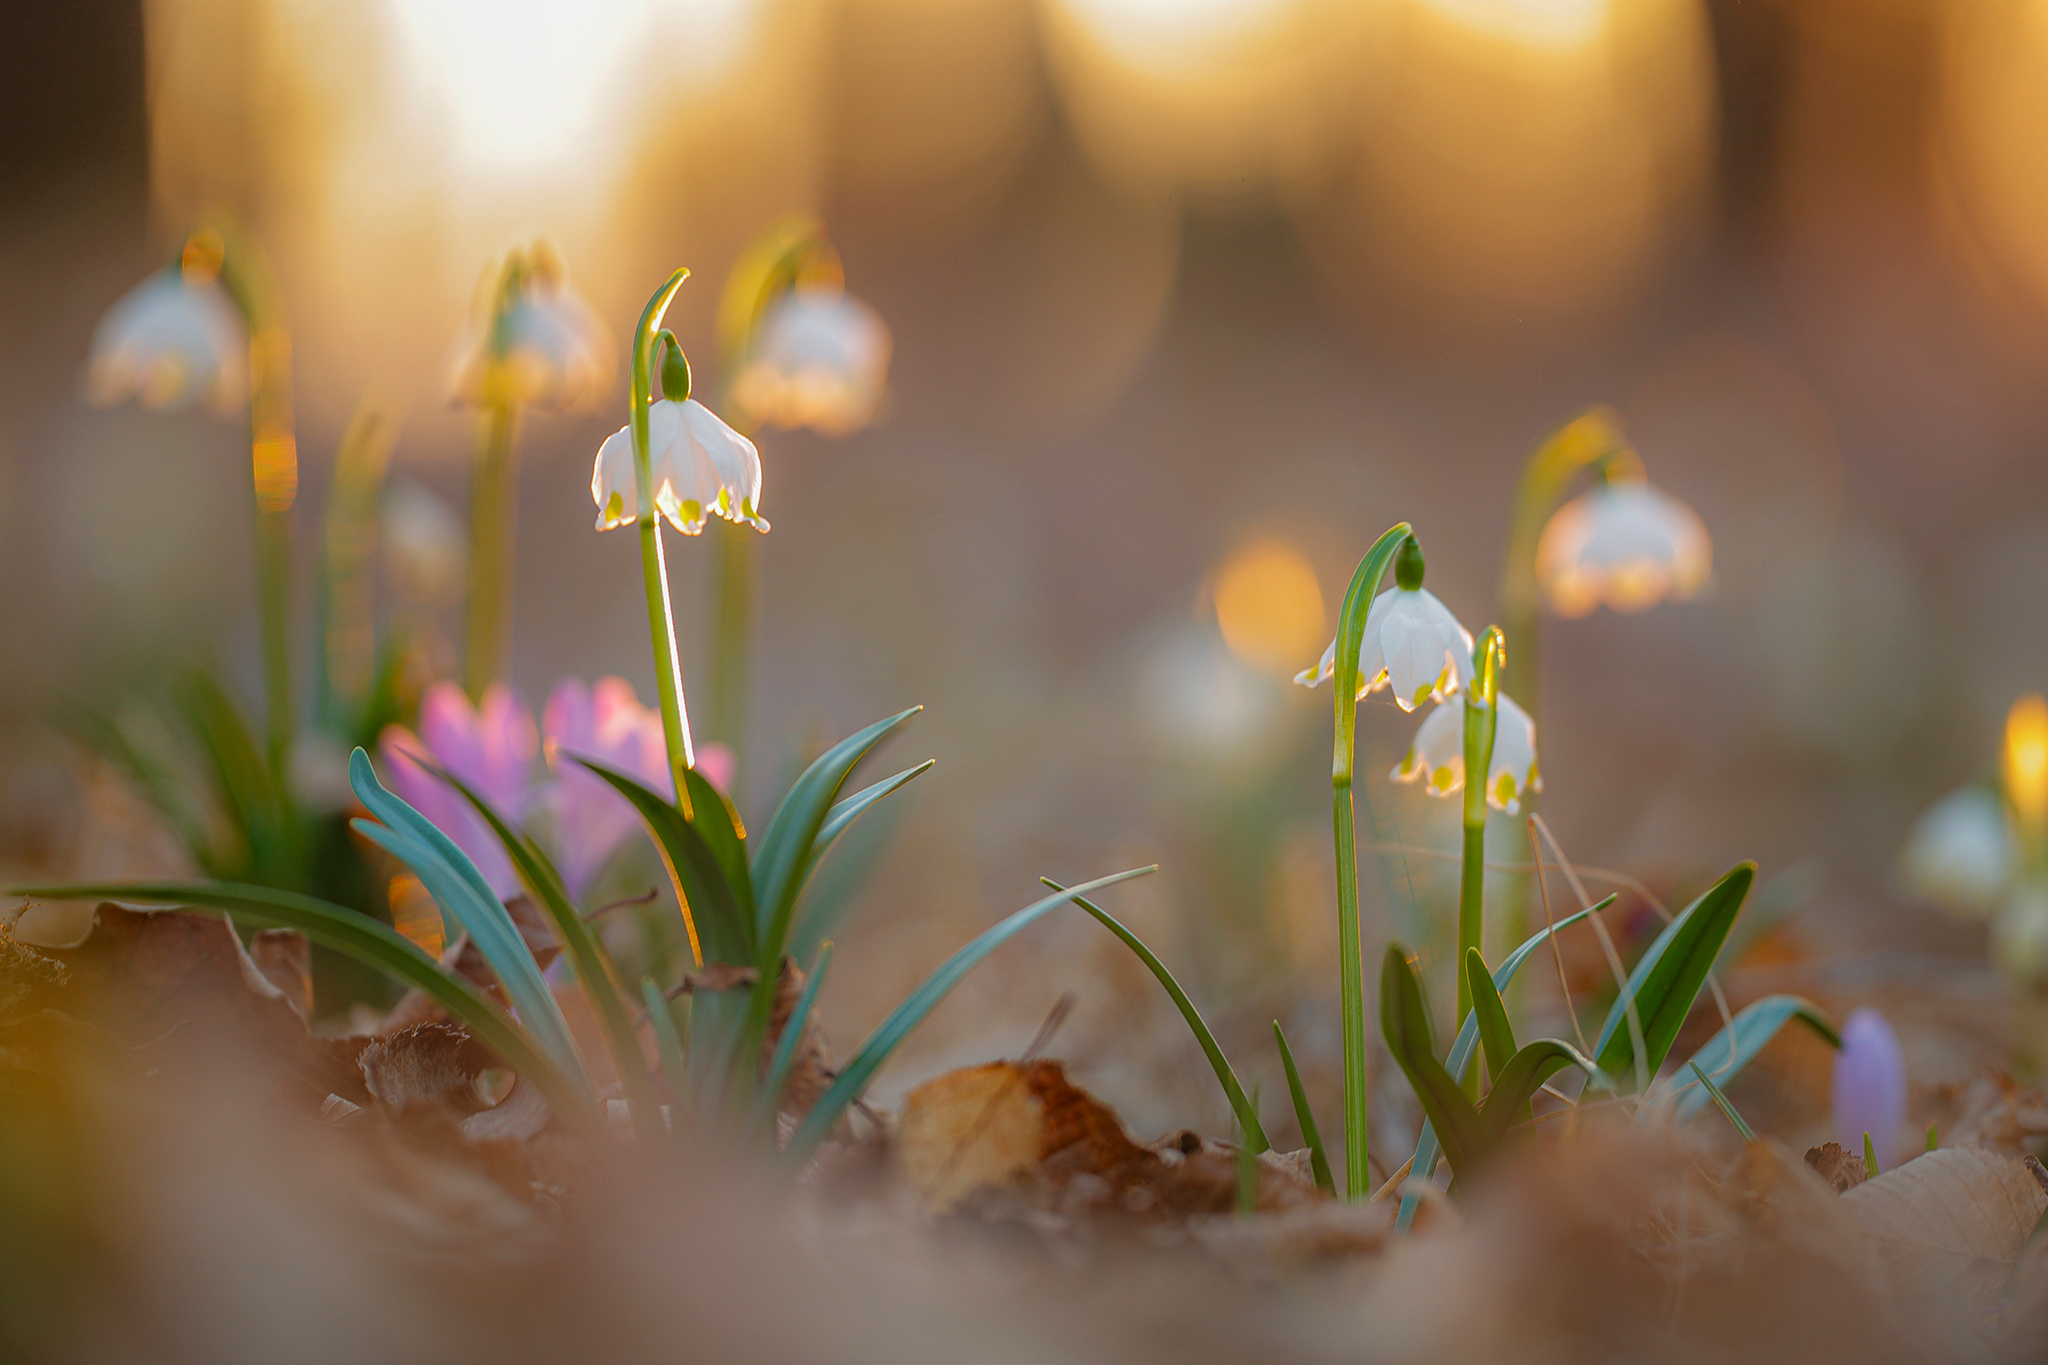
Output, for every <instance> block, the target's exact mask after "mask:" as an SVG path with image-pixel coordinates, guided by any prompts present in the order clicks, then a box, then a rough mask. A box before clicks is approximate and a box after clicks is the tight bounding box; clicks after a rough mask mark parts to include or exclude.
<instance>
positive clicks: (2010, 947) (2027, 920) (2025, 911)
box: [1991, 881, 2048, 985]
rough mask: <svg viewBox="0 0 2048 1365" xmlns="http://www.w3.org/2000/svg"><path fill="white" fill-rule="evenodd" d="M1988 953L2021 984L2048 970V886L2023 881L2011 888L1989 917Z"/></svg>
mask: <svg viewBox="0 0 2048 1365" xmlns="http://www.w3.org/2000/svg"><path fill="white" fill-rule="evenodd" d="M1991 956H1992V957H1993V958H1995V959H1997V962H1998V965H1999V966H2000V967H2001V968H2002V969H2004V971H2005V974H2006V975H2007V976H2009V977H2011V978H2012V979H2013V980H2014V981H2017V982H2019V983H2021V984H2022V985H2033V984H2034V983H2036V982H2038V981H2040V980H2041V978H2042V975H2043V974H2044V972H2048V886H2043V885H2042V884H2041V883H2040V882H2038V881H2022V882H2021V883H2020V884H2019V885H2018V886H2015V887H2014V888H2013V891H2012V894H2011V895H2009V896H2007V897H2006V898H2005V900H2004V902H2003V903H2002V904H2001V905H2000V906H1999V907H1998V912H1997V913H1996V914H1994V915H1993V916H1992V917H1991Z"/></svg>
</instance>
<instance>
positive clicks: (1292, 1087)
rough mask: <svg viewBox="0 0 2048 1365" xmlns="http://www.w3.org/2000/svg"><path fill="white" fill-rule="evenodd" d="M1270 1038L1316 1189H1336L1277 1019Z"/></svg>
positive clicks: (1292, 1056) (1310, 1110)
mask: <svg viewBox="0 0 2048 1365" xmlns="http://www.w3.org/2000/svg"><path fill="white" fill-rule="evenodd" d="M1273 1041H1274V1043H1275V1044H1277V1045H1278V1046H1279V1048H1280V1065H1281V1066H1282V1067H1283V1068H1285V1070H1286V1072H1287V1094H1288V1096H1289V1097H1290V1098H1291V1099H1292V1100H1293V1101H1294V1120H1295V1122H1296V1123H1299V1124H1300V1125H1301V1140H1302V1141H1303V1142H1306V1143H1307V1144H1308V1165H1309V1169H1310V1170H1311V1171H1313V1172H1314V1173H1315V1177H1316V1185H1317V1187H1318V1188H1320V1189H1322V1190H1325V1191H1327V1192H1328V1193H1330V1194H1335V1193H1336V1192H1337V1180H1336V1177H1335V1176H1333V1175H1331V1174H1330V1158H1329V1157H1328V1155H1327V1154H1325V1153H1324V1151H1323V1135H1322V1133H1321V1132H1320V1131H1318V1130H1317V1128H1316V1111H1315V1110H1314V1109H1311V1108H1310V1107H1309V1103H1308V1091H1307V1090H1306V1089H1304V1088H1303V1086H1302V1084H1301V1072H1299V1071H1297V1070H1296V1069H1295V1066H1294V1049H1292V1048H1290V1047H1288V1046H1287V1034H1286V1033H1285V1032H1283V1031H1282V1030H1281V1028H1280V1021H1279V1020H1278V1019H1275V1020H1274V1021H1273Z"/></svg>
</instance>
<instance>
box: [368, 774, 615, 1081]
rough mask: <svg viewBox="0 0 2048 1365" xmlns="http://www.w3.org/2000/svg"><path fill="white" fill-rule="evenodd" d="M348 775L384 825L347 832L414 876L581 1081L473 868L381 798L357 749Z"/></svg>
mask: <svg viewBox="0 0 2048 1365" xmlns="http://www.w3.org/2000/svg"><path fill="white" fill-rule="evenodd" d="M348 775H349V785H350V786H352V787H353V788H355V793H356V799H357V800H359V801H361V802H362V803H363V805H364V806H365V807H366V808H367V809H368V810H369V812H370V813H371V814H372V815H374V816H376V817H377V819H378V820H381V821H383V822H384V823H383V824H381V825H380V824H377V823H374V822H373V821H369V820H363V819H356V820H351V821H350V822H349V823H350V825H351V827H352V828H354V829H355V830H356V831H357V832H358V833H360V834H361V835H362V836H363V837H364V838H366V839H368V840H370V841H371V842H372V843H374V844H376V845H377V846H378V847H380V848H382V849H383V850H384V851H385V852H387V853H389V854H391V856H393V857H394V858H397V859H398V860H399V861H400V862H402V863H404V864H405V865H406V866H407V867H409V868H411V869H412V870H413V872H414V873H415V874H416V875H417V876H418V877H419V879H420V881H421V883H422V884H424V885H425V886H426V888H427V891H428V893H429V894H431V895H432V896H433V898H434V899H435V900H436V901H438V902H439V903H440V905H441V908H442V909H443V910H445V911H447V912H448V913H449V914H451V915H453V916H454V917H455V919H456V921H457V922H458V923H459V924H461V925H462V927H463V928H464V929H466V930H468V931H469V939H470V942H472V943H474V944H475V945H476V947H477V951H478V952H480V953H482V954H483V956H484V961H485V962H488V963H489V964H490V967H491V970H492V971H493V972H495V973H496V974H497V977H498V984H499V985H501V986H503V987H504V988H505V994H506V996H507V997H508V998H509V999H510V1000H511V1001H512V1006H513V1008H514V1009H516V1010H518V1011H519V1018H520V1021H521V1022H522V1023H524V1024H525V1025H526V1027H527V1030H528V1031H529V1032H531V1033H532V1034H533V1036H534V1037H535V1038H536V1039H538V1040H539V1042H540V1044H541V1046H542V1047H544V1048H546V1049H547V1050H548V1052H549V1054H550V1055H552V1056H553V1057H554V1058H555V1060H556V1062H557V1063H559V1064H560V1065H561V1067H562V1068H563V1069H564V1070H566V1071H569V1072H572V1073H574V1074H576V1075H578V1076H581V1075H582V1071H583V1065H582V1062H581V1060H580V1059H579V1058H578V1057H577V1055H576V1044H575V1042H574V1041H573V1040H572V1039H571V1037H570V1035H569V1023H568V1021H567V1020H566V1019H564V1018H562V1010H561V1007H560V1006H559V1005H557V1004H556V1003H555V994H554V992H553V991H551V990H549V989H548V983H547V982H546V980H545V979H543V978H542V976H541V974H540V966H539V964H537V963H536V962H535V961H534V960H533V954H532V953H531V952H530V951H528V949H527V947H526V940H525V939H523V938H521V937H520V936H519V929H518V926H516V925H514V924H513V923H512V916H511V914H510V913H509V912H508V911H507V910H506V909H505V905H504V902H502V901H500V900H499V899H498V897H497V893H496V892H494V891H492V890H491V888H490V884H489V883H488V882H486V881H485V880H484V877H483V874H482V873H481V872H479V871H477V870H476V864H474V863H472V862H471V861H470V860H469V856H468V855H467V854H465V853H464V852H463V851H462V850H461V849H459V848H457V847H456V846H455V841H454V840H452V839H450V838H449V837H448V836H447V835H445V834H443V833H442V832H441V831H440V830H439V829H436V828H435V827H434V824H433V822H432V821H430V820H428V819H427V817H425V816H424V815H421V814H420V813H419V812H418V811H416V810H414V809H413V808H412V807H411V806H409V805H407V804H406V803H405V802H404V801H401V800H400V799H399V798H398V797H396V796H394V795H392V794H391V793H390V792H389V791H387V790H385V788H384V784H383V783H381V782H379V781H378V780H377V773H376V770H375V769H373V768H372V767H371V766H370V756H369V755H368V754H367V753H365V752H363V751H362V750H361V749H357V750H356V751H355V753H354V754H353V755H351V756H350V758H349V765H348Z"/></svg>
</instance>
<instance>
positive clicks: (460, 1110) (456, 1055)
mask: <svg viewBox="0 0 2048 1365" xmlns="http://www.w3.org/2000/svg"><path fill="white" fill-rule="evenodd" d="M492 1061H493V1059H492V1055H491V1053H490V1051H489V1049H487V1048H485V1047H484V1046H483V1044H481V1043H479V1042H477V1041H476V1040H475V1039H474V1038H472V1037H470V1035H469V1034H468V1033H467V1032H466V1031H464V1030H462V1029H459V1028H457V1027H455V1026H454V1025H453V1024H415V1025H413V1026H412V1027H410V1028H404V1029H400V1030H399V1031H398V1032H396V1033H393V1034H390V1035H388V1036H386V1037H383V1038H378V1039H375V1040H374V1041H372V1042H371V1043H370V1044H369V1045H368V1046H366V1047H364V1048H363V1050H362V1054H361V1055H360V1056H359V1057H357V1059H356V1065H357V1066H359V1067H361V1068H362V1072H363V1082H364V1084H365V1085H367V1086H368V1087H369V1091H370V1094H371V1095H372V1096H374V1097H375V1098H376V1100H377V1102H378V1103H379V1104H381V1105H383V1106H384V1107H385V1108H386V1109H389V1110H391V1111H392V1112H393V1113H397V1114H409V1113H415V1112H428V1113H433V1114H447V1115H450V1116H452V1117H454V1118H457V1119H461V1118H467V1117H468V1116H469V1115H471V1114H474V1113H476V1112H478V1111H479V1110H481V1109H483V1108H485V1104H484V1100H483V1097H482V1096H481V1095H480V1094H478V1093H477V1084H476V1082H477V1077H478V1076H479V1075H481V1074H482V1073H483V1071H484V1070H485V1068H487V1067H489V1066H491V1065H492Z"/></svg>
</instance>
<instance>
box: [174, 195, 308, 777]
mask: <svg viewBox="0 0 2048 1365" xmlns="http://www.w3.org/2000/svg"><path fill="white" fill-rule="evenodd" d="M224 235H225V234H221V235H215V234H213V233H202V234H200V236H198V237H195V238H194V239H193V243H194V244H201V243H207V244H210V246H211V249H213V250H218V251H219V252H220V283H221V287H222V288H223V289H225V290H226V291H227V293H228V296H229V297H230V298H232V299H233V300H234V302H235V306H236V308H238V309H239V310H240V311H241V314H242V321H243V324H244V325H245V327H246V328H247V330H248V336H249V470H250V483H251V486H252V488H253V490H254V493H255V512H256V601H257V611H258V614H259V616H258V619H259V622H260V627H261V630H262V635H263V701H264V721H265V728H266V731H267V736H268V739H269V745H268V748H269V758H270V771H271V774H272V776H273V778H274V779H275V780H276V782H277V784H278V789H279V790H280V791H283V790H285V789H286V784H287V781H288V778H289V773H290V769H291V750H292V726H293V716H292V655H291V600H292V569H293V560H294V556H293V553H292V504H293V502H294V501H296V500H297V498H298V492H299V450H298V438H297V436H296V435H295V434H294V432H293V420H292V343H291V335H290V334H289V333H288V332H286V331H285V329H284V325H283V321H282V319H281V318H280V317H279V316H278V314H277V309H276V306H275V302H274V300H273V298H272V294H271V290H270V287H269V279H268V276H267V273H266V271H265V269H264V265H263V262H262V261H261V259H260V258H258V257H257V256H256V255H255V252H254V249H253V248H251V247H248V246H247V245H245V244H244V243H242V242H240V241H232V243H231V245H227V246H225V247H223V246H222V245H221V241H222V236H224ZM193 249H194V247H193V246H191V245H188V246H187V248H186V251H187V253H188V255H189V253H190V252H191V251H192V250H193ZM200 249H207V248H206V246H205V245H201V246H200Z"/></svg>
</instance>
